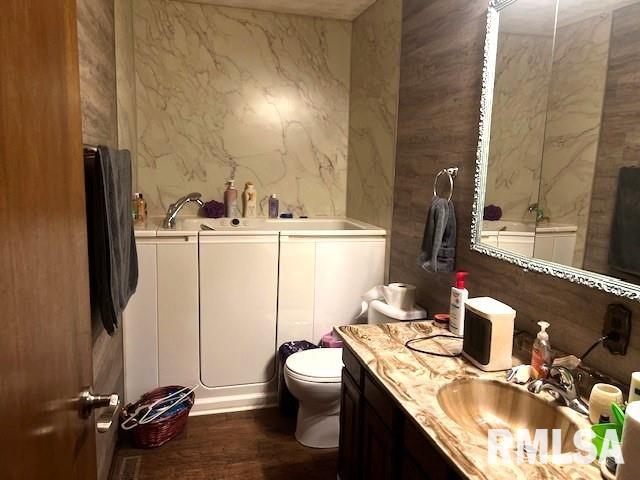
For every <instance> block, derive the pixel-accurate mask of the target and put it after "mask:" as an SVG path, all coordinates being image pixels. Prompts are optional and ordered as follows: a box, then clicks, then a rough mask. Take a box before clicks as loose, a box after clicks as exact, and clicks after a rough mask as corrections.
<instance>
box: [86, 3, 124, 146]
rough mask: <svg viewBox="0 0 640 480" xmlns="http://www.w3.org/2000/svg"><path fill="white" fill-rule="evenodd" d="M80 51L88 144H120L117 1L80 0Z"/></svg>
mask: <svg viewBox="0 0 640 480" xmlns="http://www.w3.org/2000/svg"><path fill="white" fill-rule="evenodd" d="M77 9H78V10H77V11H78V54H79V58H80V101H81V103H82V139H83V142H84V143H88V144H92V145H97V144H106V145H109V146H112V147H116V146H117V144H118V122H117V120H116V109H117V107H116V60H115V45H114V40H113V36H114V33H113V31H114V18H113V0H78V3H77Z"/></svg>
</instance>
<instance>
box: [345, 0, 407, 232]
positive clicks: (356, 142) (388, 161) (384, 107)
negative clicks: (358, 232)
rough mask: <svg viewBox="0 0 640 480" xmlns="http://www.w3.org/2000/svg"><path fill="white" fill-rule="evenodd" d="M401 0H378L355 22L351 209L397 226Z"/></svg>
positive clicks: (364, 217) (350, 212)
mask: <svg viewBox="0 0 640 480" xmlns="http://www.w3.org/2000/svg"><path fill="white" fill-rule="evenodd" d="M401 17H402V1H401V0H377V2H376V3H374V4H373V5H372V6H371V7H370V8H369V9H367V10H366V11H365V12H364V13H363V14H362V15H360V16H359V17H358V18H357V19H356V20H355V21H354V22H353V38H352V50H351V92H350V112H349V161H348V172H349V174H348V177H347V178H348V180H347V215H348V216H349V217H352V218H357V219H360V220H363V221H365V222H369V223H372V224H374V225H379V226H381V227H383V228H390V227H391V214H392V209H393V182H394V175H395V148H396V122H397V108H398V81H399V76H400V28H401Z"/></svg>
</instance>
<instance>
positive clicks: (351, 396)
mask: <svg viewBox="0 0 640 480" xmlns="http://www.w3.org/2000/svg"><path fill="white" fill-rule="evenodd" d="M361 405H362V394H361V393H360V390H359V389H358V386H357V385H356V384H355V383H354V381H353V380H352V379H351V376H350V375H349V373H347V371H346V370H345V369H343V370H342V391H341V397H340V451H339V453H338V473H339V474H340V479H341V480H356V479H359V478H360V468H361V461H360V440H361V428H362V406H361Z"/></svg>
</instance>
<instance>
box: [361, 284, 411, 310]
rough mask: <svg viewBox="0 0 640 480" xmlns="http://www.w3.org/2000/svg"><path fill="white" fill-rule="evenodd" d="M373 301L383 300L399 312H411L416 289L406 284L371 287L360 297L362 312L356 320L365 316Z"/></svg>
mask: <svg viewBox="0 0 640 480" xmlns="http://www.w3.org/2000/svg"><path fill="white" fill-rule="evenodd" d="M374 300H384V301H385V303H387V304H388V305H391V306H392V307H394V308H397V309H400V310H411V309H412V308H414V306H415V304H416V287H415V285H409V284H408V283H390V284H389V285H378V286H377V287H373V288H372V289H371V290H369V291H368V292H367V293H365V294H364V295H363V296H362V311H361V312H360V315H358V318H362V317H364V316H365V315H366V313H367V310H369V304H370V303H371V302H373V301H374Z"/></svg>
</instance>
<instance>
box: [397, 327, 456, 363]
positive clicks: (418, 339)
mask: <svg viewBox="0 0 640 480" xmlns="http://www.w3.org/2000/svg"><path fill="white" fill-rule="evenodd" d="M434 338H453V339H454V340H462V339H463V337H460V336H458V335H445V334H443V333H438V334H435V335H429V336H428V337H418V338H412V339H411V340H407V341H406V342H405V343H404V346H405V347H407V348H408V349H409V350H412V351H414V352H418V353H425V354H427V355H433V356H436V357H445V358H456V357H459V356H460V355H462V352H458V353H440V352H430V351H428V350H422V349H420V348H416V347H414V346H412V345H411V344H412V343H415V342H421V341H424V340H432V339H434Z"/></svg>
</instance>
